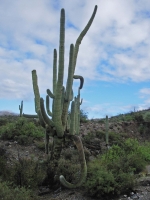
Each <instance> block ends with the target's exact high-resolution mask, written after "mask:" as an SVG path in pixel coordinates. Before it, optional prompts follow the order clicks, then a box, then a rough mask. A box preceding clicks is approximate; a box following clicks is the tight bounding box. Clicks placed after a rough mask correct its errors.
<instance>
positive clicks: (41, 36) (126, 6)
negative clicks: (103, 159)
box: [0, 0, 150, 113]
mask: <svg viewBox="0 0 150 200" xmlns="http://www.w3.org/2000/svg"><path fill="white" fill-rule="evenodd" d="M0 4H1V5H0V24H1V26H0V70H1V72H2V73H1V74H0V79H1V84H0V97H1V98H10V99H11V98H21V99H23V98H25V99H28V98H31V97H32V98H33V90H32V78H31V71H32V70H33V69H36V70H37V74H38V81H39V88H40V92H41V93H42V94H45V91H46V89H47V88H51V84H52V61H53V48H56V49H57V50H58V46H59V19H60V8H62V7H64V8H65V11H66V49H65V76H66V73H67V66H68V60H69V58H68V55H69V46H70V43H75V41H76V38H77V37H78V35H79V34H80V32H81V31H82V30H83V28H84V26H85V25H86V24H87V22H88V20H89V18H90V16H91V14H92V12H93V9H94V6H95V5H96V4H97V5H98V10H97V14H96V17H95V19H94V22H93V24H92V25H91V28H90V29H89V32H88V33H87V35H86V36H85V38H84V39H83V41H82V44H81V47H80V51H79V56H78V60H77V68H76V74H80V75H83V76H84V78H85V79H91V80H93V81H94V80H104V81H110V82H111V81H113V82H114V81H118V82H121V81H127V80H132V81H136V82H140V81H145V80H150V37H149V33H150V18H149V17H147V16H146V15H145V13H144V11H146V10H150V3H149V1H148V0H147V1H146V0H144V1H142V3H141V1H136V0H133V1H131V0H122V1H120V0H113V1H112V0H107V1H102V0H93V1H86V0H83V1H80V0H76V1H69V0H60V1H57V5H56V4H55V1H48V0H43V1H39V0H32V1H27V0H22V1H17V0H13V1H11V0H5V1H1V3H0ZM103 106H104V109H103V108H102V107H103ZM103 106H99V105H96V106H95V108H91V111H92V112H95V111H96V109H98V110H100V111H102V110H105V109H106V108H107V106H105V105H103ZM115 109H116V105H114V106H112V111H110V113H113V112H114V111H115ZM120 109H121V108H120ZM124 110H126V109H124ZM122 111H123V110H122ZM108 112H109V110H108ZM118 112H119V111H118ZM120 112H121V110H120Z"/></svg>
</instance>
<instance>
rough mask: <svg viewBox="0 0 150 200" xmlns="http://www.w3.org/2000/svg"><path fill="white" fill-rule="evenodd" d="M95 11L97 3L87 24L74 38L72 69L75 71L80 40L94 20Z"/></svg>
mask: <svg viewBox="0 0 150 200" xmlns="http://www.w3.org/2000/svg"><path fill="white" fill-rule="evenodd" d="M96 11H97V5H96V6H95V8H94V11H93V14H92V16H91V18H90V20H89V22H88V23H87V25H86V26H85V28H84V29H83V31H82V32H81V33H80V35H79V37H78V38H77V40H76V44H75V51H74V71H75V66H76V62H77V56H78V51H79V46H80V44H81V41H82V39H83V37H84V36H85V34H86V33H87V31H88V30H89V28H90V26H91V24H92V22H93V20H94V17H95V14H96Z"/></svg>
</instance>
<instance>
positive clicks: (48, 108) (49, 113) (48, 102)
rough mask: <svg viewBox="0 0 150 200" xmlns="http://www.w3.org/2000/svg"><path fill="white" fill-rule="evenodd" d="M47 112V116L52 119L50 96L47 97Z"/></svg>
mask: <svg viewBox="0 0 150 200" xmlns="http://www.w3.org/2000/svg"><path fill="white" fill-rule="evenodd" d="M46 111H47V114H48V115H49V116H50V117H52V112H51V111H50V100H49V96H48V95H46Z"/></svg>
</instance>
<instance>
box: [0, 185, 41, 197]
mask: <svg viewBox="0 0 150 200" xmlns="http://www.w3.org/2000/svg"><path fill="white" fill-rule="evenodd" d="M0 199H3V200H13V199H15V200H39V197H38V196H35V195H34V194H33V192H32V191H30V190H27V189H25V188H24V187H21V188H18V187H15V188H14V187H13V186H12V184H11V183H9V182H0Z"/></svg>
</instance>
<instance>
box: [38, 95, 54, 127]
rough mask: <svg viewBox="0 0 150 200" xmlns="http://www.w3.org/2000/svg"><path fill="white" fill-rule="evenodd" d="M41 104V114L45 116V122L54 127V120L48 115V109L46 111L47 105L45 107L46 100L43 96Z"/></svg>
mask: <svg viewBox="0 0 150 200" xmlns="http://www.w3.org/2000/svg"><path fill="white" fill-rule="evenodd" d="M40 106H41V109H40V110H41V115H42V117H43V120H44V122H45V123H46V124H47V125H48V126H50V127H54V122H53V121H52V120H51V119H50V118H49V117H48V116H47V114H46V111H45V107H44V100H43V98H40Z"/></svg>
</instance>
